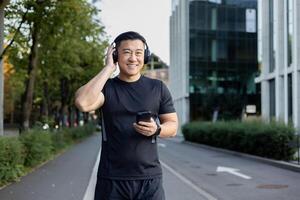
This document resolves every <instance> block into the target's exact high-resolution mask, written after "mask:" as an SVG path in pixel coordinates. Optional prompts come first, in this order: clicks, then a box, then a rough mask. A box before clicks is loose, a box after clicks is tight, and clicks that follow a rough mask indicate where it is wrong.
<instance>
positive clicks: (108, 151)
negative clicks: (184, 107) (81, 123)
mask: <svg viewBox="0 0 300 200" xmlns="http://www.w3.org/2000/svg"><path fill="white" fill-rule="evenodd" d="M114 45H115V46H114ZM114 45H113V44H112V45H111V46H110V47H109V48H108V51H107V54H106V61H105V62H106V63H105V64H106V65H105V67H104V68H103V69H102V71H101V72H99V73H98V74H97V75H96V76H95V77H94V78H93V79H91V80H90V81H89V82H88V83H87V84H85V85H84V86H82V87H80V88H79V89H78V90H77V92H76V94H75V104H76V106H77V107H78V108H79V109H80V110H81V111H83V112H89V111H92V110H96V109H98V108H101V112H102V150H101V159H100V164H99V168H98V177H97V185H96V188H95V200H112V199H114V200H124V199H132V200H138V199H147V200H164V199H165V194H164V190H163V186H162V169H161V165H160V162H159V158H158V152H157V143H156V137H157V136H159V137H172V136H175V135H176V131H177V128H178V119H177V114H176V112H175V109H174V106H173V102H172V97H171V95H170V92H169V90H168V89H167V87H166V86H165V84H164V83H163V82H162V81H160V80H156V79H150V78H147V77H145V76H143V75H141V70H142V68H143V66H144V64H145V63H147V62H148V60H149V57H150V51H149V48H148V45H147V43H146V40H145V38H144V37H143V36H141V35H140V34H139V33H136V32H133V31H130V32H125V33H122V34H120V35H119V36H118V37H117V38H116V39H115V40H114ZM117 63H118V65H119V68H120V74H119V75H118V76H117V77H115V78H113V79H110V78H109V77H110V76H111V75H112V73H113V72H114V71H115V70H116V65H117ZM140 113H142V114H140ZM145 113H146V115H144V116H143V114H145ZM138 114H140V115H139V116H140V117H141V118H140V121H137V120H136V119H137V115H138ZM147 117H148V118H149V119H146V118H147Z"/></svg>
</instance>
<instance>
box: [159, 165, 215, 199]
mask: <svg viewBox="0 0 300 200" xmlns="http://www.w3.org/2000/svg"><path fill="white" fill-rule="evenodd" d="M160 163H161V165H162V166H163V167H164V168H166V169H167V170H168V171H170V172H171V173H172V174H174V175H175V176H176V177H177V178H179V179H180V180H181V181H182V182H184V183H185V184H187V185H188V186H190V187H191V188H192V189H194V190H195V191H196V192H198V193H199V194H200V195H201V196H203V197H205V198H206V199H207V200H217V198H215V197H213V196H212V195H211V194H209V193H207V192H206V191H204V190H203V189H201V188H199V187H198V186H197V185H195V184H194V183H192V182H191V181H190V180H188V179H187V178H186V177H184V176H183V175H181V174H179V173H178V172H177V171H176V170H175V169H173V168H172V167H170V166H169V165H167V164H166V163H164V162H162V161H160Z"/></svg>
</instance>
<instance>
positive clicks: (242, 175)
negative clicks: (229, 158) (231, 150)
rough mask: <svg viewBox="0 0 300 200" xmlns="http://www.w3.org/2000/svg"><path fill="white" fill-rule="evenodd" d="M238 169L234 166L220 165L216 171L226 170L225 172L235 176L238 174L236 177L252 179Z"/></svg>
mask: <svg viewBox="0 0 300 200" xmlns="http://www.w3.org/2000/svg"><path fill="white" fill-rule="evenodd" d="M238 171H240V170H239V169H235V168H230V167H222V166H218V167H217V172H227V173H230V174H233V175H235V176H238V177H241V178H244V179H252V178H251V177H250V176H247V175H245V174H242V173H240V172H238Z"/></svg>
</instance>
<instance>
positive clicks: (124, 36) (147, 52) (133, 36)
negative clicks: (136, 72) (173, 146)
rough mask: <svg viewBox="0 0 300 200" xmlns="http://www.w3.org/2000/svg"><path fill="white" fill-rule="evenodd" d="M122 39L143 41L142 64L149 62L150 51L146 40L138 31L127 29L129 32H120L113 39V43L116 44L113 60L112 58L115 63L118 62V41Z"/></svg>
mask: <svg viewBox="0 0 300 200" xmlns="http://www.w3.org/2000/svg"><path fill="white" fill-rule="evenodd" d="M124 40H141V41H142V42H143V43H144V45H145V50H144V64H147V63H148V62H149V60H150V56H151V53H150V50H149V47H148V44H147V42H146V39H145V38H144V37H143V36H142V35H140V34H139V33H137V32H134V31H129V32H125V33H121V34H120V35H118V36H117V37H116V39H115V40H114V43H115V44H116V46H115V48H116V50H115V51H114V53H113V60H114V62H115V63H116V62H118V51H117V48H118V47H119V46H120V43H121V42H122V41H124Z"/></svg>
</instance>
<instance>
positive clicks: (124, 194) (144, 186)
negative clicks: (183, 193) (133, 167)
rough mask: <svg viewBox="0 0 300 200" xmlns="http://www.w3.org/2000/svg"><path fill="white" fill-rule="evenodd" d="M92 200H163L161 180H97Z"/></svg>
mask: <svg viewBox="0 0 300 200" xmlns="http://www.w3.org/2000/svg"><path fill="white" fill-rule="evenodd" d="M94 200H165V193H164V189H163V185H162V178H152V179H145V180H112V179H101V178H98V180H97V184H96V188H95V198H94Z"/></svg>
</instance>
